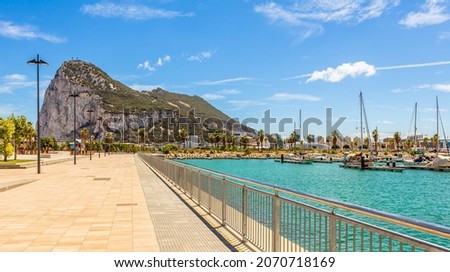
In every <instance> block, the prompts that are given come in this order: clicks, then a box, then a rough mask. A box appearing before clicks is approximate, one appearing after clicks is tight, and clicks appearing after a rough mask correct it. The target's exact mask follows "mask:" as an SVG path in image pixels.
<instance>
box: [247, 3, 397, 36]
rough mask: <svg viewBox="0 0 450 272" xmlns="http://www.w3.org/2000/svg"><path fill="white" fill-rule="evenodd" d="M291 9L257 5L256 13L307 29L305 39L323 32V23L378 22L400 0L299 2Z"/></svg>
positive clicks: (279, 6) (289, 7)
mask: <svg viewBox="0 0 450 272" xmlns="http://www.w3.org/2000/svg"><path fill="white" fill-rule="evenodd" d="M294 2H295V3H294V4H293V5H290V6H287V5H285V6H282V5H280V4H277V3H275V2H268V3H265V4H260V5H256V6H255V8H254V11H255V12H256V13H259V14H262V15H263V16H265V17H267V18H269V19H270V20H271V21H272V22H278V23H282V24H286V25H289V26H296V27H302V28H306V29H307V30H306V31H305V32H304V33H303V37H302V38H307V37H309V36H311V35H312V34H314V33H319V32H321V31H322V30H323V28H322V26H321V25H320V24H321V23H326V22H348V21H351V22H355V23H360V22H362V21H365V20H369V19H372V18H377V17H379V16H381V15H382V14H383V13H384V12H385V11H386V10H388V9H390V8H392V7H395V6H397V5H398V4H399V3H400V0H358V1H354V0H340V1H336V0H301V1H300V0H297V1H294Z"/></svg>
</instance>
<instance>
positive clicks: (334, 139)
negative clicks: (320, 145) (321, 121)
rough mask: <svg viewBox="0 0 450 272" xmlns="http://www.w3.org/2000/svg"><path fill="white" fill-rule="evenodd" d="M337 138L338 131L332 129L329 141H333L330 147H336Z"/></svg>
mask: <svg viewBox="0 0 450 272" xmlns="http://www.w3.org/2000/svg"><path fill="white" fill-rule="evenodd" d="M338 139H339V133H338V132H337V131H336V130H333V132H331V142H332V143H333V145H332V146H331V148H333V149H336V148H337V141H338Z"/></svg>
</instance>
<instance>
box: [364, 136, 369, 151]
mask: <svg viewBox="0 0 450 272" xmlns="http://www.w3.org/2000/svg"><path fill="white" fill-rule="evenodd" d="M369 142H370V140H369V137H366V138H364V145H363V146H364V147H366V148H367V149H370V148H369Z"/></svg>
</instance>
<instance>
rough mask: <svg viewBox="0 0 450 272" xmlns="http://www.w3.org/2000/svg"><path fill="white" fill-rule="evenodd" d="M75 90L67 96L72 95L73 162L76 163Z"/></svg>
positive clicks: (76, 95)
mask: <svg viewBox="0 0 450 272" xmlns="http://www.w3.org/2000/svg"><path fill="white" fill-rule="evenodd" d="M78 96H80V95H79V94H75V92H74V93H73V94H71V95H69V97H73V164H77V102H76V101H77V97H78Z"/></svg>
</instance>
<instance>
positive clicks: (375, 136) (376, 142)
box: [372, 128, 379, 152]
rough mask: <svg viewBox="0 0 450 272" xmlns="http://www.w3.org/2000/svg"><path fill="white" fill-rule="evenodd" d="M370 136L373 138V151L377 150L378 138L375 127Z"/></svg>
mask: <svg viewBox="0 0 450 272" xmlns="http://www.w3.org/2000/svg"><path fill="white" fill-rule="evenodd" d="M372 138H373V141H374V144H375V152H377V151H378V138H379V135H378V129H377V128H376V129H374V130H373V131H372Z"/></svg>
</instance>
